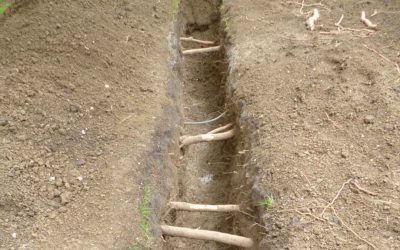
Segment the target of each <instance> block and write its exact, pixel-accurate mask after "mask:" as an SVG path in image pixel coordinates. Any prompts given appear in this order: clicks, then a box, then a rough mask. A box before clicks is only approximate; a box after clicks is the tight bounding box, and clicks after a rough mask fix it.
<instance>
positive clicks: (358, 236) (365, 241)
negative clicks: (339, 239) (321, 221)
mask: <svg viewBox="0 0 400 250" xmlns="http://www.w3.org/2000/svg"><path fill="white" fill-rule="evenodd" d="M331 209H332V211H333V213H334V214H335V216H336V218H337V219H338V220H339V221H340V224H342V225H343V226H344V227H345V228H346V229H347V230H348V231H350V232H351V233H352V234H354V236H356V237H357V238H358V239H360V240H361V241H363V242H364V243H366V244H368V245H369V246H370V247H372V248H373V249H378V248H377V247H376V246H375V245H374V244H372V243H371V242H369V241H367V240H366V239H364V238H363V237H361V236H360V235H359V234H358V233H356V232H355V231H354V230H353V229H351V228H350V227H349V226H347V224H346V223H344V221H343V220H342V219H341V218H340V217H339V215H338V214H337V213H336V210H335V208H334V207H332V206H331Z"/></svg>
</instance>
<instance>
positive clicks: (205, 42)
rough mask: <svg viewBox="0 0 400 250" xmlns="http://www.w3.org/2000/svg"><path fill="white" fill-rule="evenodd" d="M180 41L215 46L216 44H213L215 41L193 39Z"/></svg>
mask: <svg viewBox="0 0 400 250" xmlns="http://www.w3.org/2000/svg"><path fill="white" fill-rule="evenodd" d="M180 40H181V41H185V42H194V43H199V44H205V45H214V44H215V42H213V41H203V40H199V39H195V38H193V37H181V38H180Z"/></svg>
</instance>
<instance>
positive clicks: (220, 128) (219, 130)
mask: <svg viewBox="0 0 400 250" xmlns="http://www.w3.org/2000/svg"><path fill="white" fill-rule="evenodd" d="M232 126H233V123H232V122H231V123H228V124H226V125H224V126H222V127H219V128H216V129H214V130H211V131H210V132H208V133H207V134H216V133H218V132H222V131H224V130H227V129H228V128H230V127H232Z"/></svg>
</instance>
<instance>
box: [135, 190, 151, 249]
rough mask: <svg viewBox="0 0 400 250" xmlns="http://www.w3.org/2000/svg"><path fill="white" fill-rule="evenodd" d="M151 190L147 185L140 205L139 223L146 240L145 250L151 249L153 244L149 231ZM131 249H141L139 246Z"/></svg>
mask: <svg viewBox="0 0 400 250" xmlns="http://www.w3.org/2000/svg"><path fill="white" fill-rule="evenodd" d="M151 196H152V193H151V189H150V187H149V186H148V185H147V186H146V187H145V189H144V195H143V200H142V203H141V204H140V208H139V209H140V213H141V215H142V222H141V223H140V227H141V229H142V230H143V233H144V235H145V236H146V238H147V241H146V248H149V249H150V248H151V246H152V245H153V242H154V236H153V233H152V231H151V223H150V216H151V209H150V201H151ZM132 249H135V250H136V249H142V248H141V247H140V245H137V244H136V245H134V246H133V247H132Z"/></svg>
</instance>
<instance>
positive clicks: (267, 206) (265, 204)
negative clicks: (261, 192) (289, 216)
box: [258, 195, 275, 211]
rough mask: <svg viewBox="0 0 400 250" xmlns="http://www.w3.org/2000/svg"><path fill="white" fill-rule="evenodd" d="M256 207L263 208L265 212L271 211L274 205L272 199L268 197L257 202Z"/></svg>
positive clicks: (270, 196)
mask: <svg viewBox="0 0 400 250" xmlns="http://www.w3.org/2000/svg"><path fill="white" fill-rule="evenodd" d="M258 205H259V206H262V207H264V208H265V210H267V211H268V210H271V209H272V208H273V207H274V205H275V200H274V197H273V196H272V195H268V196H267V197H265V198H264V199H263V200H261V201H259V202H258Z"/></svg>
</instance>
